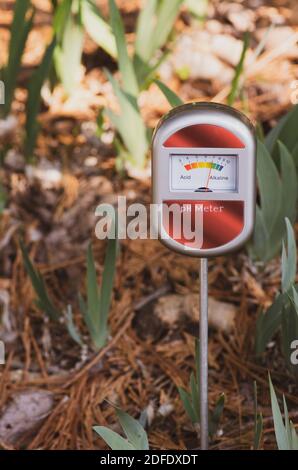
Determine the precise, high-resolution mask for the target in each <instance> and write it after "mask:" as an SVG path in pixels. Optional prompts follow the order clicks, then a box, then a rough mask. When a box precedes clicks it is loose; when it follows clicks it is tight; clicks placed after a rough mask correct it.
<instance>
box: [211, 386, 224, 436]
mask: <svg viewBox="0 0 298 470" xmlns="http://www.w3.org/2000/svg"><path fill="white" fill-rule="evenodd" d="M224 406H225V394H224V393H222V394H221V395H220V397H219V398H218V400H217V402H216V405H215V408H214V410H213V412H212V413H211V414H210V417H209V435H210V437H213V436H214V435H215V434H216V432H217V429H218V426H219V423H220V420H221V417H222V414H223V410H224Z"/></svg>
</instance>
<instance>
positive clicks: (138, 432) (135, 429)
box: [116, 409, 149, 450]
mask: <svg viewBox="0 0 298 470" xmlns="http://www.w3.org/2000/svg"><path fill="white" fill-rule="evenodd" d="M116 413H117V416H118V419H119V421H120V424H121V426H122V429H123V431H124V432H125V434H126V437H127V439H128V441H129V442H130V444H132V445H133V447H134V448H135V449H136V450H148V449H149V443H148V438H147V434H146V432H145V430H144V428H143V426H142V425H141V424H140V423H139V421H137V420H136V419H134V418H132V417H131V416H129V414H127V413H125V411H122V410H120V409H116Z"/></svg>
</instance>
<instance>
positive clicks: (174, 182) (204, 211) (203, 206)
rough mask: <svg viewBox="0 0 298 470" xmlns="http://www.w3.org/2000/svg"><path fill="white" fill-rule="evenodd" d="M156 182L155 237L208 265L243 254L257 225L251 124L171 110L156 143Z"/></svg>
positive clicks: (228, 111)
mask: <svg viewBox="0 0 298 470" xmlns="http://www.w3.org/2000/svg"><path fill="white" fill-rule="evenodd" d="M152 179H153V203H154V204H157V205H158V206H157V207H158V217H157V218H156V224H157V225H158V233H159V237H160V238H161V240H162V241H163V243H165V244H166V245H167V246H168V247H169V248H171V249H173V250H175V251H179V252H181V253H184V254H188V255H192V256H198V257H210V256H216V255H221V254H224V253H228V252H229V251H232V250H234V249H237V248H239V247H241V246H242V245H243V244H244V243H245V242H246V241H247V240H248V238H249V237H250V235H251V233H252V231H253V226H254V219H255V206H256V139H255V133H254V128H253V126H252V124H251V123H250V121H249V120H248V119H247V118H246V117H245V116H244V115H243V114H242V113H240V112H238V111H236V110H234V109H233V108H231V107H229V106H225V105H221V104H217V103H191V104H186V105H182V106H179V107H177V108H175V109H173V110H172V111H170V112H169V113H168V114H167V115H166V116H164V117H163V118H162V119H161V121H160V122H159V124H158V126H157V128H156V130H155V133H154V136H153V142H152ZM172 208H175V211H174V210H172ZM177 211H178V212H177ZM177 214H178V215H177Z"/></svg>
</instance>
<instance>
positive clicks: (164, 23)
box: [151, 0, 184, 55]
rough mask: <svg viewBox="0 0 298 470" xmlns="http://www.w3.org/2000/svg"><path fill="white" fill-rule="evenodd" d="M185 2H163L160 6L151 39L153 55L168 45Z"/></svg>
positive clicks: (181, 0) (174, 0)
mask: <svg viewBox="0 0 298 470" xmlns="http://www.w3.org/2000/svg"><path fill="white" fill-rule="evenodd" d="M183 1H184V0H162V1H161V2H159V4H158V10H157V22H156V25H155V28H154V30H153V35H152V38H151V43H152V49H151V54H152V55H153V54H154V53H155V52H156V51H157V50H158V49H159V48H161V47H163V46H164V44H165V43H166V41H167V39H168V37H169V35H170V33H171V31H172V29H173V25H174V22H175V20H176V18H177V15H178V13H179V9H180V6H181V5H182V3H183Z"/></svg>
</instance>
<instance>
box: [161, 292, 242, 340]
mask: <svg viewBox="0 0 298 470" xmlns="http://www.w3.org/2000/svg"><path fill="white" fill-rule="evenodd" d="M236 310H237V309H236V307H235V305H233V304H229V303H226V302H219V301H218V300H215V299H213V298H211V297H209V312H208V315H209V325H210V326H213V327H214V328H216V329H218V330H221V331H223V332H226V333H227V332H229V331H231V329H232V327H233V324H234V319H235V315H236ZM154 313H155V315H156V316H157V317H158V318H159V319H160V320H161V321H162V322H163V323H166V324H167V325H169V326H174V325H176V324H178V323H181V322H183V320H186V319H188V320H189V319H190V320H193V321H198V320H199V296H198V294H187V295H184V296H183V295H178V294H171V295H166V296H164V297H161V298H160V299H159V300H158V301H157V303H156V305H155V307H154Z"/></svg>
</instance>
